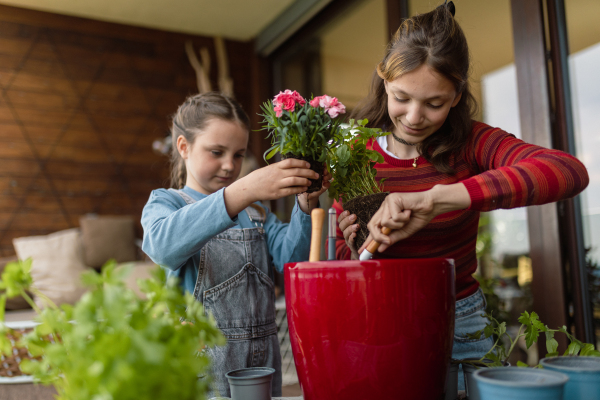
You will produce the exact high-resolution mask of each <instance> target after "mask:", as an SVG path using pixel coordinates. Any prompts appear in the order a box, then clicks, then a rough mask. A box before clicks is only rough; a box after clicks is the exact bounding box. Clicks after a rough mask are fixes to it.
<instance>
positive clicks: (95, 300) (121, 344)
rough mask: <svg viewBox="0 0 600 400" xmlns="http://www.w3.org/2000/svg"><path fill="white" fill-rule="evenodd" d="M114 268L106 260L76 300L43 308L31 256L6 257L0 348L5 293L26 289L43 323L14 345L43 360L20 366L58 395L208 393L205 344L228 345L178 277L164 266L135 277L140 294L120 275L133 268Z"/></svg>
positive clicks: (5, 344) (71, 399) (104, 397)
mask: <svg viewBox="0 0 600 400" xmlns="http://www.w3.org/2000/svg"><path fill="white" fill-rule="evenodd" d="M115 267H116V263H115V262H109V263H107V264H106V265H105V266H104V267H103V269H102V273H101V274H98V273H96V272H95V271H90V272H87V273H85V275H84V276H83V281H84V283H85V284H86V285H87V286H89V287H90V290H89V292H87V293H86V294H84V295H83V297H82V298H81V299H80V300H79V301H78V302H77V303H76V304H75V305H74V306H71V305H62V306H61V307H57V306H56V305H54V304H51V303H49V304H48V307H47V308H44V309H43V310H40V309H39V308H38V307H37V306H36V305H35V303H34V302H33V301H32V299H31V298H30V297H29V296H28V294H27V292H26V291H29V292H31V293H34V294H35V295H40V293H39V291H37V290H36V289H35V288H34V287H32V280H31V276H30V274H29V271H30V269H31V261H30V260H28V261H24V262H15V263H10V264H8V265H7V266H6V268H5V271H4V273H3V274H2V280H1V281H0V290H3V293H2V295H1V296H0V321H2V322H1V323H0V350H1V351H2V352H3V353H4V354H8V353H10V352H11V344H10V342H9V341H8V339H7V337H6V335H7V333H8V332H10V331H11V329H10V328H8V327H7V326H6V325H5V324H4V305H5V302H6V298H7V297H15V296H18V295H22V296H23V297H24V298H25V299H26V300H27V301H28V302H29V303H30V304H31V306H32V307H33V308H34V309H35V310H36V311H37V312H38V318H37V320H38V322H39V325H37V326H36V327H35V329H34V331H33V332H31V333H29V334H27V335H25V336H24V337H23V338H22V339H21V340H20V342H19V343H17V346H19V347H23V346H26V347H27V348H28V349H29V352H30V353H31V354H32V355H33V356H34V357H37V356H41V360H40V361H36V360H23V361H22V362H21V369H22V370H23V372H25V373H28V374H31V375H33V376H34V379H36V380H37V381H39V382H41V383H45V384H53V385H54V386H55V387H56V389H57V392H58V397H57V399H59V400H82V399H91V400H109V399H110V400H112V399H115V400H116V399H119V400H121V399H122V400H125V399H155V400H159V399H165V400H166V399H169V400H171V399H204V398H205V393H206V390H207V383H208V382H207V379H198V377H199V376H200V377H201V376H204V375H206V374H207V373H208V369H209V358H208V357H207V356H206V355H205V354H203V353H202V349H203V348H204V347H205V346H214V345H223V344H225V338H224V337H223V336H222V335H221V333H220V332H219V330H218V329H217V328H216V325H215V323H214V320H213V319H212V318H210V317H207V316H205V315H204V310H203V308H202V305H201V304H200V303H199V302H198V301H196V300H195V299H194V298H193V296H192V295H191V294H189V293H186V294H183V293H182V291H181V289H180V288H179V285H178V284H177V282H176V281H175V280H168V281H166V282H165V280H166V279H165V274H164V272H163V271H162V270H160V269H157V270H156V271H154V273H153V279H147V280H140V281H138V284H139V286H140V288H141V290H142V291H143V292H144V293H145V294H146V299H140V298H139V297H138V296H137V295H136V294H135V293H134V292H133V291H132V290H130V289H127V288H126V287H125V284H124V283H123V281H122V279H123V278H124V277H125V276H126V274H127V273H128V272H130V271H129V269H128V268H118V269H117V268H115ZM181 321H184V322H183V323H182V322H181Z"/></svg>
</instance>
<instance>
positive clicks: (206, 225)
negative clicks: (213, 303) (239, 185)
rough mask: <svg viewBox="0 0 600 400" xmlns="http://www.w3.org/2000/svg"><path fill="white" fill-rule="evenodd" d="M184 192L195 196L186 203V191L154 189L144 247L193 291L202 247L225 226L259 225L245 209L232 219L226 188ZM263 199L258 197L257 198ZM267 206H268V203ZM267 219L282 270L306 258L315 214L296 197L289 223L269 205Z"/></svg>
mask: <svg viewBox="0 0 600 400" xmlns="http://www.w3.org/2000/svg"><path fill="white" fill-rule="evenodd" d="M183 190H184V192H185V193H186V194H188V195H189V196H191V197H192V198H193V199H194V200H196V202H195V203H193V204H190V205H188V204H186V202H185V201H184V200H183V198H181V196H180V195H179V194H177V193H174V192H172V191H168V190H166V189H158V190H154V191H152V193H151V194H150V199H149V200H148V203H146V205H145V206H144V211H143V212H142V227H143V228H144V241H143V244H142V250H143V251H144V252H145V253H146V254H147V255H148V256H149V257H150V258H151V259H152V261H154V262H155V263H156V264H159V265H161V266H163V267H164V268H166V269H167V275H168V276H175V277H177V278H179V280H180V283H181V285H182V286H183V288H184V290H186V291H188V292H190V293H193V292H194V286H195V284H196V277H197V275H198V264H199V260H200V250H201V249H202V247H203V246H204V245H205V244H206V243H207V242H208V241H209V240H210V239H212V238H213V237H214V236H215V235H217V234H219V233H221V232H223V231H224V230H226V229H229V228H234V229H244V228H255V225H254V224H253V223H252V222H251V221H250V218H249V217H248V214H247V213H246V212H245V211H242V212H241V213H239V214H238V215H237V216H236V217H234V218H233V219H232V218H230V217H229V215H228V214H227V210H226V208H225V200H224V197H223V192H224V189H221V190H219V191H217V192H215V193H213V194H211V195H208V196H207V195H205V194H202V193H199V192H197V191H195V190H194V189H191V188H189V187H187V186H185V187H184V188H183ZM256 204H259V203H256ZM263 208H264V207H263ZM265 211H266V213H267V217H266V220H265V223H264V227H263V228H264V230H265V236H266V241H267V246H268V249H269V254H270V255H271V257H272V259H273V264H274V265H275V267H276V268H277V270H278V271H279V272H282V271H283V265H284V264H285V263H288V262H296V261H306V260H307V259H308V253H309V246H310V233H311V232H310V229H311V221H310V216H309V215H308V214H305V213H304V212H303V211H302V210H300V208H299V207H298V204H297V203H296V205H295V207H294V209H293V211H292V217H291V221H290V223H289V224H284V223H282V222H281V221H279V219H277V217H276V216H275V215H274V214H273V213H271V212H269V211H268V210H267V209H265Z"/></svg>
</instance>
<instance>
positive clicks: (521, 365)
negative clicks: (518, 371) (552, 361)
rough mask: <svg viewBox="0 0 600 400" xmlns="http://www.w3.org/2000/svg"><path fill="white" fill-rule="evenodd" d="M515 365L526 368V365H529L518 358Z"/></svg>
mask: <svg viewBox="0 0 600 400" xmlns="http://www.w3.org/2000/svg"><path fill="white" fill-rule="evenodd" d="M517 367H524V368H527V367H529V365H527V364H525V363H524V362H523V361H521V360H519V361H517Z"/></svg>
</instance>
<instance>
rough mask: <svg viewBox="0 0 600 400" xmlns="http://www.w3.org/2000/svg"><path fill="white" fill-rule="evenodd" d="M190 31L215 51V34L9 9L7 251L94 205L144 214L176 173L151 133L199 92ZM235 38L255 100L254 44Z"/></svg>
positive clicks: (4, 150) (2, 102)
mask: <svg viewBox="0 0 600 400" xmlns="http://www.w3.org/2000/svg"><path fill="white" fill-rule="evenodd" d="M188 39H192V40H193V42H194V46H195V48H196V49H198V48H199V47H201V46H207V47H209V49H210V51H211V54H212V56H213V60H214V59H216V56H215V53H214V46H213V40H212V38H207V37H198V36H186V35H182V34H175V33H169V32H163V31H157V30H151V29H143V28H136V27H130V26H124V25H118V24H111V23H104V22H98V21H92V20H86V19H82V18H73V17H66V16H60V15H55V14H50V13H43V12H37V11H30V10H24V9H19V8H14V7H7V6H0V90H1V95H0V257H3V256H9V255H12V254H14V250H13V247H12V239H13V238H14V237H21V236H30V235H39V234H47V233H51V232H55V231H58V230H61V229H66V228H70V227H76V226H78V219H79V216H81V215H83V214H86V213H98V214H131V215H134V216H135V217H136V218H137V219H138V220H139V217H140V215H141V211H142V208H143V205H144V204H145V202H146V200H147V199H148V195H149V193H150V191H151V190H152V189H155V188H158V187H164V186H165V185H166V182H167V177H168V164H167V159H166V157H164V156H161V155H157V154H155V153H153V151H152V148H151V146H152V142H153V140H155V139H156V138H162V137H164V136H165V135H166V133H167V132H168V120H169V118H168V117H169V116H170V115H171V114H172V113H173V112H174V111H175V110H176V108H177V106H178V105H179V104H180V103H181V102H182V101H183V100H184V99H185V97H186V96H187V95H189V94H193V93H195V92H196V91H197V89H196V78H195V73H194V71H193V69H192V67H191V66H190V64H189V62H188V60H187V57H186V55H185V51H184V43H185V41H186V40H188ZM226 46H227V52H228V56H229V59H230V73H231V75H232V78H233V80H234V88H235V91H236V96H237V98H238V100H239V101H240V102H241V103H242V105H243V106H244V107H245V108H246V109H250V107H251V104H250V102H251V101H252V93H251V90H252V89H251V87H252V85H251V84H250V81H251V71H250V68H249V67H248V66H249V65H251V62H250V61H251V59H252V57H253V56H252V45H251V44H250V43H242V42H233V41H226ZM236 66H239V67H236ZM212 71H213V72H214V73H213V75H215V76H211V78H212V79H213V81H214V82H216V67H213V68H212ZM213 86H215V84H214V83H213ZM137 229H138V232H137V234H138V236H141V227H140V226H139V224H138V228H137Z"/></svg>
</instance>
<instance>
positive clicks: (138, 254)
mask: <svg viewBox="0 0 600 400" xmlns="http://www.w3.org/2000/svg"><path fill="white" fill-rule="evenodd" d="M134 228H135V220H134V218H133V217H132V216H111V215H95V214H87V215H84V216H82V217H81V218H80V219H79V227H78V228H71V229H66V230H62V231H58V232H54V233H51V234H49V235H42V236H29V237H22V238H15V239H13V246H14V248H15V252H16V255H15V256H14V257H8V258H2V259H0V274H1V273H2V272H3V271H4V268H5V266H6V264H8V263H9V262H12V261H17V260H19V259H21V260H25V259H28V258H31V259H32V266H31V276H32V278H33V281H34V286H35V287H36V288H37V289H38V290H39V291H41V292H42V293H43V294H45V295H46V296H48V297H49V298H50V299H51V300H52V301H53V302H54V303H56V304H63V303H70V304H73V303H75V302H76V301H77V300H78V299H79V298H80V297H81V295H82V294H83V293H84V292H85V288H84V287H83V286H82V285H81V282H80V276H81V273H82V272H84V271H87V270H90V269H95V270H97V271H99V270H100V269H101V267H102V265H104V264H105V263H106V262H107V261H108V260H110V259H114V260H116V261H117V262H118V263H119V264H129V265H133V268H132V273H131V274H130V275H129V276H128V277H127V279H126V281H125V283H126V285H127V286H128V287H129V288H131V289H133V290H134V291H135V292H136V293H138V295H141V292H140V291H139V288H138V287H137V284H136V281H137V280H138V279H140V278H147V277H149V276H150V271H151V270H152V269H154V268H157V266H156V265H155V264H154V263H153V262H152V261H151V260H150V259H149V258H148V257H147V256H146V255H145V254H144V253H143V252H142V251H141V248H140V247H141V240H140V239H136V238H135V233H134V231H135V229H134ZM34 301H35V302H36V305H38V306H40V307H42V308H43V307H45V303H44V301H43V300H42V299H37V298H34ZM34 317H35V312H34V311H33V309H32V308H31V307H30V306H29V304H28V303H27V302H26V301H25V299H23V298H22V297H17V298H13V299H8V300H7V303H6V317H5V319H6V321H7V322H16V321H29V320H32V319H33V318H34Z"/></svg>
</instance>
